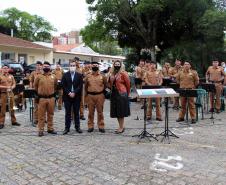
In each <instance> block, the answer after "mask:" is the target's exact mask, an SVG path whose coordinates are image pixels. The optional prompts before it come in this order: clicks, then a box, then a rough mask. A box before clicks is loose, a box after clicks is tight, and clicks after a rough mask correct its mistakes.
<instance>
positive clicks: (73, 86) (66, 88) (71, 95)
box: [61, 58, 83, 135]
mask: <svg viewBox="0 0 226 185" xmlns="http://www.w3.org/2000/svg"><path fill="white" fill-rule="evenodd" d="M77 60H79V59H77V58H76V59H74V60H71V61H70V62H69V65H70V70H69V71H68V72H66V73H65V74H64V75H63V77H62V80H61V83H62V88H63V101H64V107H65V130H64V132H63V134H64V135H65V134H67V133H68V132H70V126H71V113H72V108H73V114H74V122H75V130H76V132H78V133H82V130H81V129H80V119H79V107H80V102H81V93H82V87H83V78H82V74H80V73H78V72H76V66H75V65H76V61H77Z"/></svg>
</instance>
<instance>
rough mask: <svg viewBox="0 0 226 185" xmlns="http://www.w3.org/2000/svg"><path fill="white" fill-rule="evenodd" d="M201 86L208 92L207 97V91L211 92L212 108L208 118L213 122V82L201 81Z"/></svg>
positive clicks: (214, 91) (214, 90) (214, 89)
mask: <svg viewBox="0 0 226 185" xmlns="http://www.w3.org/2000/svg"><path fill="white" fill-rule="evenodd" d="M201 87H202V88H203V89H205V90H206V91H207V92H208V97H209V93H212V98H211V103H212V105H213V107H212V110H211V117H210V119H212V120H213V124H214V117H213V113H214V94H215V93H216V87H215V84H214V83H202V84H201ZM207 110H208V109H207Z"/></svg>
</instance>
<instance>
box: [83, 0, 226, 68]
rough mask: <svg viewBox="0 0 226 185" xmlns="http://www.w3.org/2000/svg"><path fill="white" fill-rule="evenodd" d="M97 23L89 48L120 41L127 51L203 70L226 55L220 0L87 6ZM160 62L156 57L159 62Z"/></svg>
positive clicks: (119, 0) (88, 32) (89, 31)
mask: <svg viewBox="0 0 226 185" xmlns="http://www.w3.org/2000/svg"><path fill="white" fill-rule="evenodd" d="M86 2H87V3H88V4H89V11H90V14H91V19H90V21H89V25H88V26H86V27H85V29H84V30H83V32H82V34H83V38H84V41H85V42H86V43H88V44H89V43H91V42H92V41H95V42H98V41H104V40H107V39H112V40H117V41H118V43H119V45H120V46H121V47H130V48H134V49H135V51H137V53H139V52H140V51H141V49H144V48H145V49H150V50H151V51H152V54H154V53H156V51H155V48H156V46H157V48H160V51H161V52H160V58H167V57H169V55H171V56H173V58H176V57H184V58H186V59H191V60H196V61H195V62H196V63H199V64H200V65H202V67H203V65H204V64H205V63H206V62H207V61H208V60H209V58H210V55H220V54H222V52H224V31H225V27H226V13H225V9H224V5H225V4H224V1H222V3H220V1H216V0H107V1H106V0H86ZM153 59H155V57H153Z"/></svg>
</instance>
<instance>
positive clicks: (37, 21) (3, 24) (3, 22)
mask: <svg viewBox="0 0 226 185" xmlns="http://www.w3.org/2000/svg"><path fill="white" fill-rule="evenodd" d="M11 29H13V31H14V35H15V36H16V37H18V38H22V39H25V40H29V41H50V40H51V31H55V30H56V29H55V28H54V27H53V26H52V25H51V24H50V23H49V22H48V21H46V20H45V19H44V18H43V17H40V16H38V15H31V14H29V13H28V12H25V11H20V10H18V9H16V8H9V9H6V10H4V11H2V12H1V13H0V32H2V33H6V34H9V33H10V30H11Z"/></svg>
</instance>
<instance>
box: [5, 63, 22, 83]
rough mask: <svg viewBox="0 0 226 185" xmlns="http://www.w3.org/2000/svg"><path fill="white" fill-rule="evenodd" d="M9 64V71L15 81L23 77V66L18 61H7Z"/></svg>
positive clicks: (17, 81)
mask: <svg viewBox="0 0 226 185" xmlns="http://www.w3.org/2000/svg"><path fill="white" fill-rule="evenodd" d="M7 65H8V66H9V68H10V69H9V73H10V74H11V75H13V76H14V78H15V81H16V83H19V82H20V80H21V79H22V78H23V77H24V68H23V66H22V65H21V64H20V63H7Z"/></svg>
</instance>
